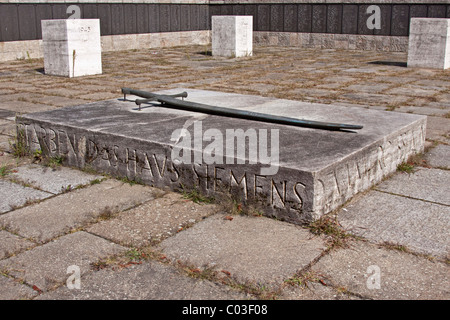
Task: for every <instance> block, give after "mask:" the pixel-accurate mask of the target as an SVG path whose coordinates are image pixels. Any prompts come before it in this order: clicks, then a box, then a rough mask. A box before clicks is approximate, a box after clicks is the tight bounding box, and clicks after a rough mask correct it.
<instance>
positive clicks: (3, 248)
mask: <svg viewBox="0 0 450 320" xmlns="http://www.w3.org/2000/svg"><path fill="white" fill-rule="evenodd" d="M34 245H35V244H34V242H31V241H29V240H27V239H24V238H22V237H19V236H17V235H15V234H12V233H9V232H8V231H5V230H0V260H1V259H5V258H8V257H9V256H11V255H14V254H17V253H18V252H20V251H23V250H26V249H29V248H31V247H33V246H34Z"/></svg>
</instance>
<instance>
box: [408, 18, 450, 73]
mask: <svg viewBox="0 0 450 320" xmlns="http://www.w3.org/2000/svg"><path fill="white" fill-rule="evenodd" d="M408 67H419V68H432V69H447V68H450V19H445V18H412V19H411V27H410V31H409V45H408Z"/></svg>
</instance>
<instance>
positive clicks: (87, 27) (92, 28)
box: [41, 19, 102, 78]
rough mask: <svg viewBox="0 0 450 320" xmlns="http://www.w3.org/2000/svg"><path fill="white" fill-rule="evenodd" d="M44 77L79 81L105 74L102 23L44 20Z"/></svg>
mask: <svg viewBox="0 0 450 320" xmlns="http://www.w3.org/2000/svg"><path fill="white" fill-rule="evenodd" d="M41 24H42V45H43V51H44V70H45V74H49V75H56V76H63V77H70V78H72V77H79V76H86V75H95V74H101V73H102V48H101V42H100V20H99V19H55V20H42V21H41Z"/></svg>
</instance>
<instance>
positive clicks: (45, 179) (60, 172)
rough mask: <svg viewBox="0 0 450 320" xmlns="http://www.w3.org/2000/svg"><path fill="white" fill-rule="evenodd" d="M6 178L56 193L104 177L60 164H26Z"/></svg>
mask: <svg viewBox="0 0 450 320" xmlns="http://www.w3.org/2000/svg"><path fill="white" fill-rule="evenodd" d="M8 178H12V179H14V180H17V181H21V182H23V183H25V184H27V185H32V186H33V187H35V188H38V189H40V190H43V191H46V192H50V193H53V194H58V193H63V192H66V191H70V190H72V189H75V188H77V187H80V186H83V185H87V184H89V183H90V182H91V181H94V180H96V179H99V180H101V179H103V178H104V177H103V176H99V175H92V174H87V173H84V172H81V171H79V170H74V169H70V168H66V167H61V166H59V167H56V168H50V167H43V166H39V165H28V166H20V167H18V168H17V169H15V170H14V172H12V173H11V174H9V175H8Z"/></svg>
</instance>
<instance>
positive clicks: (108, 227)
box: [87, 192, 218, 247]
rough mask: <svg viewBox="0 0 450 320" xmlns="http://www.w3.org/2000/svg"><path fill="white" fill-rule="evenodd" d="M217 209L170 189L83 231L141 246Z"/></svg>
mask: <svg viewBox="0 0 450 320" xmlns="http://www.w3.org/2000/svg"><path fill="white" fill-rule="evenodd" d="M217 210H218V209H217V207H216V206H214V205H206V204H196V203H194V202H192V201H191V200H186V199H184V198H183V196H182V195H180V194H177V193H173V192H170V193H167V194H166V195H164V196H163V197H161V198H157V199H155V200H152V201H149V202H147V203H144V204H142V205H140V206H138V207H136V208H134V209H131V210H128V211H126V212H122V213H121V214H120V215H119V216H118V217H117V218H114V219H110V220H106V221H100V222H99V223H96V224H94V225H92V226H91V227H89V228H88V229H87V231H89V232H91V233H94V234H96V235H99V236H101V237H103V238H107V239H110V240H112V241H114V242H116V243H120V244H123V245H127V246H133V247H141V246H145V245H149V244H154V243H155V242H160V241H161V240H163V239H165V238H168V237H170V236H172V235H174V234H176V233H177V232H178V231H179V230H180V229H182V228H184V227H186V226H189V225H192V224H194V223H196V222H198V221H201V220H202V219H203V218H205V217H207V216H209V215H211V214H213V213H215V212H216V211H217Z"/></svg>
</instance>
